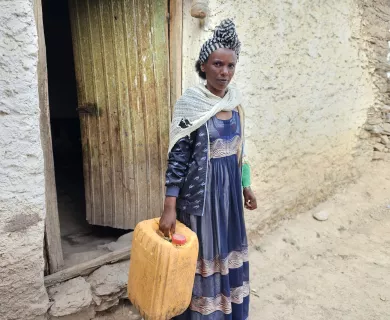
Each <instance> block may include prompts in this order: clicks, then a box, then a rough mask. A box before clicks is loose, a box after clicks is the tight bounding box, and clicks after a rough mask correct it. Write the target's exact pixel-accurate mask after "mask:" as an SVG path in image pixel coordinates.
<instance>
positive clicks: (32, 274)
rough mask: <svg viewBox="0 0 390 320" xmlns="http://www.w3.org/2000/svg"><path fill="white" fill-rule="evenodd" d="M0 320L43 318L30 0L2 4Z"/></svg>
mask: <svg viewBox="0 0 390 320" xmlns="http://www.w3.org/2000/svg"><path fill="white" fill-rule="evenodd" d="M0 8H1V9H0V319H2V320H11V319H12V320H20V319H23V320H30V319H31V320H32V319H34V320H36V319H43V318H44V316H43V315H44V314H45V313H46V310H47V304H48V298H47V294H46V290H45V288H44V285H43V270H44V260H43V236H44V222H43V221H44V215H45V197H44V174H43V170H44V169H43V155H42V147H41V141H40V131H39V104H38V80H37V60H38V55H37V51H38V44H37V43H38V39H37V33H36V27H35V21H34V11H33V1H32V0H12V1H11V0H0Z"/></svg>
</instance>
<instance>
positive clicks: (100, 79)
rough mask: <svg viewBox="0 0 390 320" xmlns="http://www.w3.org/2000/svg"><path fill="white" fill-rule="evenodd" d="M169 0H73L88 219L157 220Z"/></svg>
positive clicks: (108, 222)
mask: <svg viewBox="0 0 390 320" xmlns="http://www.w3.org/2000/svg"><path fill="white" fill-rule="evenodd" d="M167 1H168V0H146V1H144V0H142V1H141V0H70V1H69V8H70V17H71V26H72V36H73V46H74V58H75V67H76V78H77V85H78V100H79V111H80V120H81V133H82V145H83V158H84V160H83V161H84V178H85V190H86V204H87V208H86V209H87V220H88V221H89V222H90V223H91V224H95V225H102V226H110V227H115V228H122V229H131V228H134V227H135V226H136V224H137V223H138V222H139V221H141V220H144V219H149V218H152V217H156V216H159V215H160V213H161V210H162V199H163V195H164V170H165V168H166V151H167V145H168V136H169V121H170V106H169V89H170V87H169V68H168V61H169V55H168V53H169V52H168V36H167V34H168V24H167V18H166V17H167V9H168V4H167Z"/></svg>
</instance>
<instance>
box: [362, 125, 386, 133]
mask: <svg viewBox="0 0 390 320" xmlns="http://www.w3.org/2000/svg"><path fill="white" fill-rule="evenodd" d="M364 128H365V129H366V130H367V131H369V132H371V133H384V131H383V128H382V126H381V125H379V124H376V125H369V124H366V125H365V126H364Z"/></svg>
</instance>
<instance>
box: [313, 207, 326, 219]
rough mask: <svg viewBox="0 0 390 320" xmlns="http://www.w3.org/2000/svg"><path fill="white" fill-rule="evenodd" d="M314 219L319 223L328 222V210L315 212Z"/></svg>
mask: <svg viewBox="0 0 390 320" xmlns="http://www.w3.org/2000/svg"><path fill="white" fill-rule="evenodd" d="M313 218H314V219H316V220H318V221H326V220H328V218H329V212H328V211H326V210H322V211H317V212H314V213H313Z"/></svg>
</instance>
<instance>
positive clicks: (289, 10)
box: [183, 0, 374, 230]
mask: <svg viewBox="0 0 390 320" xmlns="http://www.w3.org/2000/svg"><path fill="white" fill-rule="evenodd" d="M184 3H185V7H184V13H185V18H184V27H183V30H184V31H183V32H184V37H183V39H184V47H183V55H184V70H183V88H184V89H185V88H187V87H189V86H191V85H193V84H194V83H196V82H198V81H199V79H198V77H197V75H196V73H195V72H194V64H195V60H196V59H197V57H198V54H199V49H200V46H201V44H202V43H203V41H204V40H205V39H206V38H208V37H209V36H210V35H211V34H212V30H211V29H212V28H214V27H215V26H216V25H218V24H219V22H220V21H221V20H222V19H224V18H228V17H231V18H234V20H235V22H236V25H237V29H238V34H239V38H240V39H241V41H242V54H241V57H240V61H239V64H238V70H237V72H236V76H235V82H236V84H237V85H238V87H239V88H240V89H241V91H242V92H243V95H244V97H245V106H246V113H247V140H248V142H247V145H248V153H249V156H250V160H251V162H252V165H253V170H254V177H253V185H254V189H255V190H256V193H257V196H258V200H259V204H260V209H259V210H257V212H255V213H248V214H247V222H248V228H249V229H251V230H254V229H256V228H257V227H258V226H264V225H265V224H273V223H274V222H275V221H276V220H279V219H281V218H283V217H286V216H288V215H292V214H295V213H296V212H298V211H300V210H304V209H305V208H308V207H310V206H313V205H314V204H316V203H318V202H319V201H321V200H322V199H324V198H325V197H327V196H328V195H329V194H330V193H331V192H332V191H333V190H334V188H335V187H336V186H338V185H339V184H341V183H343V182H346V181H349V180H350V179H351V178H353V177H355V176H356V174H357V170H356V164H357V163H359V165H358V167H359V168H362V167H363V166H364V164H365V163H366V162H368V161H369V160H370V158H371V157H372V152H371V151H370V150H366V149H364V150H363V149H362V147H363V146H362V145H360V143H359V138H358V134H359V132H360V130H361V127H362V126H363V124H364V122H365V120H366V116H367V110H368V108H369V107H370V106H371V105H373V103H374V93H373V85H372V79H371V75H370V72H369V70H368V68H367V65H368V62H367V58H366V56H365V51H364V50H362V49H361V40H360V37H361V32H362V30H363V28H364V26H363V25H362V23H361V22H362V13H363V9H362V7H361V4H362V3H363V1H353V0H345V1H337V0H328V1H319V0H315V1H312V0H277V1H266V0H251V1H247V0H225V1H222V0H210V1H209V8H210V17H209V18H208V19H206V20H205V23H204V24H200V21H199V20H197V19H195V18H192V17H191V16H190V14H189V12H190V8H191V1H189V0H185V1H184ZM360 3H361V4H360ZM357 161H358V162H357Z"/></svg>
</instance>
